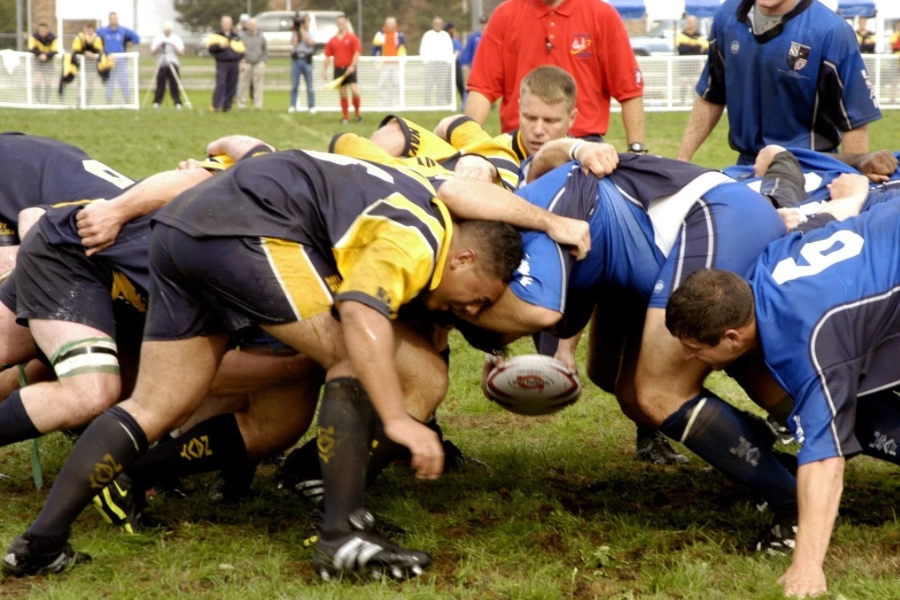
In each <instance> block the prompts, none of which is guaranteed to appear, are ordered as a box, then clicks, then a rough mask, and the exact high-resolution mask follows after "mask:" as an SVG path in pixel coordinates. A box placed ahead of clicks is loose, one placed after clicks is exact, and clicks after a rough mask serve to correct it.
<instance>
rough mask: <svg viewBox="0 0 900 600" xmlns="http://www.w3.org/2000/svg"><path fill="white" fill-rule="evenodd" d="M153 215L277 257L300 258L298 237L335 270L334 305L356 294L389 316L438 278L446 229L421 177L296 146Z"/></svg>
mask: <svg viewBox="0 0 900 600" xmlns="http://www.w3.org/2000/svg"><path fill="white" fill-rule="evenodd" d="M153 220H154V221H155V222H159V223H163V224H165V225H167V226H169V227H172V228H175V229H178V230H180V231H182V232H184V233H186V234H188V235H189V236H191V237H194V238H198V239H202V238H219V237H241V238H252V239H257V240H258V239H262V240H263V241H264V242H265V244H264V246H265V247H266V248H267V250H266V252H267V253H268V254H269V258H270V260H273V261H275V262H278V263H279V264H289V263H290V262H291V261H294V262H296V261H302V260H304V259H303V258H302V255H303V253H302V252H297V251H296V248H297V244H301V245H302V246H304V247H306V248H309V249H310V250H311V251H312V252H313V253H315V254H316V255H318V256H320V257H323V259H324V260H327V261H328V262H329V263H330V265H331V266H332V267H333V268H334V269H335V270H336V272H337V274H338V275H339V277H340V280H341V281H340V283H339V284H338V285H337V289H336V293H335V296H334V301H335V302H340V301H343V300H354V301H357V302H361V303H364V304H366V305H368V306H370V307H372V308H374V309H376V310H378V311H380V312H381V313H383V314H384V315H386V316H388V317H391V318H393V317H395V316H396V314H397V311H398V309H399V308H400V306H402V305H403V304H406V303H407V302H409V301H410V300H412V299H413V298H414V297H416V296H417V295H418V294H419V293H420V292H422V291H424V290H433V289H434V288H435V287H437V286H438V285H439V284H440V278H441V273H442V271H443V264H444V261H445V259H446V253H447V250H448V247H449V242H450V239H451V237H452V233H453V228H452V222H451V220H450V216H449V214H448V212H447V209H446V207H444V205H443V204H442V203H441V202H439V201H438V200H437V199H436V198H434V190H433V188H432V187H431V186H430V185H429V184H428V182H427V180H425V179H423V178H422V177H421V176H418V175H416V174H411V173H406V172H403V171H401V170H398V169H394V168H391V167H386V166H379V165H375V164H373V163H369V162H365V161H360V160H356V159H353V158H349V157H344V156H340V155H336V154H325V153H320V152H308V151H301V150H287V151H284V152H277V153H272V154H268V155H263V156H257V157H253V158H249V159H245V160H241V161H239V162H238V163H237V164H236V165H235V166H234V168H232V169H229V170H228V171H226V172H224V173H221V174H219V175H218V176H217V177H215V178H212V179H210V180H208V181H206V182H204V183H201V184H200V185H198V186H196V187H194V188H192V189H190V190H188V191H186V192H184V193H183V194H181V195H180V196H179V197H178V198H176V199H175V200H173V201H172V202H171V203H170V204H169V205H168V206H166V207H165V208H163V209H161V210H160V211H158V212H157V213H156V214H155V215H154V217H153ZM291 242H293V244H292V243H291ZM290 248H292V249H293V250H291V252H292V254H290V255H286V250H285V249H290ZM276 250H277V252H276ZM276 255H277V256H276ZM276 259H277V260H276ZM301 266H302V265H301ZM298 268H299V267H298ZM281 270H283V266H282V267H279V271H281ZM322 309H323V310H326V309H327V307H326V306H324V305H323V308H322ZM308 316H312V315H307V316H306V317H305V318H308Z"/></svg>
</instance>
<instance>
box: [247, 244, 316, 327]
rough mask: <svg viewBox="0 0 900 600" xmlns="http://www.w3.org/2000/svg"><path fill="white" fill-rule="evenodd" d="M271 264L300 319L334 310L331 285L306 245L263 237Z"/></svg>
mask: <svg viewBox="0 0 900 600" xmlns="http://www.w3.org/2000/svg"><path fill="white" fill-rule="evenodd" d="M260 241H261V242H262V247H263V251H264V252H265V253H266V258H268V259H269V266H270V267H271V268H272V272H273V273H274V274H275V277H276V278H277V279H278V283H279V284H280V285H281V289H282V290H283V291H284V295H285V298H287V300H288V302H289V303H290V305H291V308H292V309H293V310H294V315H295V316H296V317H297V320H298V321H302V320H304V319H311V318H312V317H315V316H316V315H319V314H322V313H323V312H327V311H329V310H331V307H332V305H333V304H334V300H332V298H331V292H329V290H328V285H327V284H326V283H325V281H324V280H323V279H322V276H321V275H319V273H318V272H317V271H316V269H315V267H314V266H313V263H312V261H311V260H310V259H309V255H308V254H307V253H306V248H304V247H303V245H302V244H298V243H297V242H290V241H287V240H279V239H276V238H267V237H263V238H260Z"/></svg>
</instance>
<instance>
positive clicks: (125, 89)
mask: <svg viewBox="0 0 900 600" xmlns="http://www.w3.org/2000/svg"><path fill="white" fill-rule="evenodd" d="M97 35H99V36H100V37H101V38H102V39H103V49H104V50H105V51H106V53H107V54H119V53H123V52H125V51H127V50H128V46H129V44H130V45H137V44H140V43H141V38H140V36H139V35H138V34H137V33H135V32H134V31H132V30H131V29H128V28H127V27H121V26H119V15H117V14H116V13H114V12H111V13H109V25H107V26H106V27H101V28H100V29H98V30H97ZM129 74H130V71H129V69H128V62H127V61H126V60H125V59H124V57H119V59H118V60H117V61H116V64H115V66H113V68H112V72H111V73H110V77H109V81H108V82H107V85H106V103H107V104H110V103H111V102H112V98H113V94H114V93H115V88H119V89H120V90H121V91H122V98H123V100H124V102H125V103H126V104H129V103H130V102H131V82H129V81H128V77H129Z"/></svg>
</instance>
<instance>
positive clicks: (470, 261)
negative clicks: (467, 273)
mask: <svg viewBox="0 0 900 600" xmlns="http://www.w3.org/2000/svg"><path fill="white" fill-rule="evenodd" d="M475 259H476V255H475V250H473V249H471V248H464V249H462V250H457V251H456V252H454V253H453V256H452V257H451V258H450V268H451V269H458V268H469V267H472V266H474V265H475Z"/></svg>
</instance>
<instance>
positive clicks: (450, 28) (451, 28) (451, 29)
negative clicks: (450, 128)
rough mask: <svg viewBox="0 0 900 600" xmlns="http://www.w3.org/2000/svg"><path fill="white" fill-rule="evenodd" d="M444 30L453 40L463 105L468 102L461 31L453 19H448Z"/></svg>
mask: <svg viewBox="0 0 900 600" xmlns="http://www.w3.org/2000/svg"><path fill="white" fill-rule="evenodd" d="M444 31H446V32H447V33H448V34H449V35H450V40H451V41H452V42H453V66H454V69H456V91H458V92H459V99H460V101H461V102H462V105H463V106H465V104H466V81H465V79H463V73H462V62H461V59H462V51H463V48H462V42H460V41H459V31H457V30H456V23H454V22H453V21H447V24H446V25H445V26H444Z"/></svg>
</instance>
